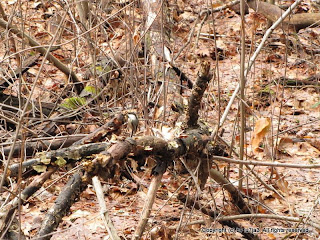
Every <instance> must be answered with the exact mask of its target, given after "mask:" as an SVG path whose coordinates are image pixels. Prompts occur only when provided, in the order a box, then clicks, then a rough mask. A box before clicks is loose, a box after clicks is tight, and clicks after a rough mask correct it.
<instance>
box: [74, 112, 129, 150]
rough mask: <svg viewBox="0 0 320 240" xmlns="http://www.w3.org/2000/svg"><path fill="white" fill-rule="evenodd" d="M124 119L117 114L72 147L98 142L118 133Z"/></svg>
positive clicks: (121, 115)
mask: <svg viewBox="0 0 320 240" xmlns="http://www.w3.org/2000/svg"><path fill="white" fill-rule="evenodd" d="M125 121H126V117H125V116H124V115H123V114H121V113H120V114H118V115H116V116H115V117H113V118H112V119H111V120H110V121H108V122H107V123H106V124H104V125H103V126H101V127H99V128H98V129H96V130H95V131H93V132H92V133H90V134H88V135H87V136H86V137H84V138H82V139H80V140H79V141H77V142H75V143H73V145H82V144H87V143H92V142H98V141H101V140H102V139H104V138H106V137H108V136H111V134H113V133H119V130H120V128H121V126H122V125H123V124H124V123H125Z"/></svg>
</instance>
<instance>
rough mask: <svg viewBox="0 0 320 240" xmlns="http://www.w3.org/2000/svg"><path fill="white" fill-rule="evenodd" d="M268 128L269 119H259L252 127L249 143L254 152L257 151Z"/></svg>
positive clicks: (269, 124)
mask: <svg viewBox="0 0 320 240" xmlns="http://www.w3.org/2000/svg"><path fill="white" fill-rule="evenodd" d="M270 126H271V120H270V118H261V119H259V120H258V121H257V122H256V124H255V126H254V131H253V137H252V141H251V145H252V148H253V151H254V152H256V151H257V150H258V149H259V144H260V143H261V141H262V140H263V138H264V137H265V136H266V134H267V133H268V131H269V129H270Z"/></svg>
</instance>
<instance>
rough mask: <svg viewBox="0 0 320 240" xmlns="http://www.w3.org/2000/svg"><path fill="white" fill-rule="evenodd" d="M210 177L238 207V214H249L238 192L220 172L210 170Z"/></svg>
mask: <svg viewBox="0 0 320 240" xmlns="http://www.w3.org/2000/svg"><path fill="white" fill-rule="evenodd" d="M210 177H211V178H212V179H214V180H215V181H216V182H217V183H219V185H220V186H222V187H223V188H224V189H225V190H227V191H228V192H229V193H230V196H231V199H232V203H233V204H235V205H236V206H237V207H238V209H239V212H240V213H242V214H245V213H251V211H250V209H249V207H248V205H247V203H246V202H245V201H244V199H243V197H242V194H241V193H240V191H239V190H238V189H237V188H236V187H235V186H234V185H233V184H232V183H231V182H230V181H228V179H226V178H225V177H224V176H223V174H222V173H221V172H219V171H217V170H215V169H210Z"/></svg>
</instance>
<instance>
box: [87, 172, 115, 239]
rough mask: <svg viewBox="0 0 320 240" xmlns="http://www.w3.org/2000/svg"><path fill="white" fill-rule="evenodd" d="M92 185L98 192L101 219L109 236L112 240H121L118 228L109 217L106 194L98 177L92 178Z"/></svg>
mask: <svg viewBox="0 0 320 240" xmlns="http://www.w3.org/2000/svg"><path fill="white" fill-rule="evenodd" d="M92 184H93V187H94V189H95V191H96V195H97V198H98V202H99V206H100V213H101V217H102V220H103V222H104V224H105V227H106V229H107V231H108V234H109V236H110V238H111V239H112V240H120V237H119V236H118V234H117V231H116V228H115V227H114V226H113V223H112V221H111V219H110V217H109V214H108V210H107V206H106V202H105V200H104V193H103V190H102V187H101V183H100V181H99V179H98V177H93V178H92Z"/></svg>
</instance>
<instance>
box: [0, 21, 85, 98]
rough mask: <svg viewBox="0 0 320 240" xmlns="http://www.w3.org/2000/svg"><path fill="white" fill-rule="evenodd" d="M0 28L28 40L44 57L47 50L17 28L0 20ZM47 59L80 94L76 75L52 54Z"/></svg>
mask: <svg viewBox="0 0 320 240" xmlns="http://www.w3.org/2000/svg"><path fill="white" fill-rule="evenodd" d="M0 27H2V28H4V29H7V30H9V31H10V32H12V33H14V34H15V35H17V36H18V37H19V38H26V39H28V41H27V42H28V44H29V45H30V46H32V47H36V48H35V50H36V51H37V52H39V53H41V54H42V55H43V56H46V54H47V49H46V48H45V47H41V45H40V44H39V43H38V42H37V41H36V40H34V39H33V38H32V37H31V36H29V35H28V34H27V33H25V32H22V31H20V30H19V29H18V28H16V27H14V26H13V25H11V24H9V23H8V22H6V21H5V20H3V19H1V18H0ZM47 59H48V61H49V62H51V63H52V64H53V65H54V66H55V67H57V68H58V69H59V70H60V71H61V72H63V73H64V74H65V75H67V77H70V78H71V80H72V82H73V83H74V84H75V89H76V91H77V93H78V94H80V93H81V91H82V89H83V84H82V83H81V82H80V81H79V79H78V77H77V75H76V74H75V73H74V72H73V71H72V70H71V69H70V68H68V67H67V66H66V65H64V64H63V63H62V62H61V61H60V60H59V59H57V58H56V57H54V56H53V55H52V54H50V53H48V54H47Z"/></svg>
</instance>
